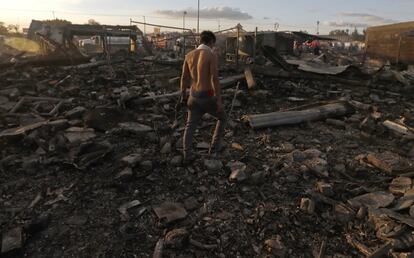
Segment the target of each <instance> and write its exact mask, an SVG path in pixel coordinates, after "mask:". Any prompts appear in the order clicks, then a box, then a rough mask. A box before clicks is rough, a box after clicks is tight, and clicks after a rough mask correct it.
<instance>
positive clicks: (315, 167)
mask: <svg viewBox="0 0 414 258" xmlns="http://www.w3.org/2000/svg"><path fill="white" fill-rule="evenodd" d="M304 165H305V166H307V167H308V168H309V171H310V172H311V173H313V174H315V176H317V177H328V176H329V173H328V162H327V161H326V160H324V159H321V158H313V159H310V160H306V161H305V162H304Z"/></svg>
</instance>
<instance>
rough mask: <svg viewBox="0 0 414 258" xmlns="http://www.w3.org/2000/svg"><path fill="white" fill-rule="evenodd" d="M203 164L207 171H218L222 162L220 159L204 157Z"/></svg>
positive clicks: (221, 166)
mask: <svg viewBox="0 0 414 258" xmlns="http://www.w3.org/2000/svg"><path fill="white" fill-rule="evenodd" d="M204 166H205V167H206V168H207V170H209V171H219V170H220V169H222V168H223V163H222V162H221V161H220V160H212V159H206V160H204Z"/></svg>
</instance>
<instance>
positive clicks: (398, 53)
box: [396, 35, 402, 64]
mask: <svg viewBox="0 0 414 258" xmlns="http://www.w3.org/2000/svg"><path fill="white" fill-rule="evenodd" d="M401 41H402V35H400V38H399V40H398V50H397V60H396V63H397V64H398V63H399V62H400V55H401Z"/></svg>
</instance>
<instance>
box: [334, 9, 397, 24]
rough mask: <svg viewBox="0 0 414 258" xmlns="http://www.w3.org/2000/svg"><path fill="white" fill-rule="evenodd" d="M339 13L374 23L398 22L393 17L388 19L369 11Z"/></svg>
mask: <svg viewBox="0 0 414 258" xmlns="http://www.w3.org/2000/svg"><path fill="white" fill-rule="evenodd" d="M339 15H341V16H345V17H353V18H358V19H361V20H363V21H365V22H367V23H369V24H372V25H377V24H386V23H395V22H397V21H396V20H393V19H387V18H384V17H380V16H377V15H372V14H369V13H346V12H344V13H340V14H339Z"/></svg>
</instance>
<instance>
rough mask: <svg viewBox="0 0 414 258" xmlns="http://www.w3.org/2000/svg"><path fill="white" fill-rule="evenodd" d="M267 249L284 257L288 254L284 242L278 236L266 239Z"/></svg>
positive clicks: (281, 257)
mask: <svg viewBox="0 0 414 258" xmlns="http://www.w3.org/2000/svg"><path fill="white" fill-rule="evenodd" d="M265 246H266V249H267V251H268V252H269V253H271V254H272V255H274V256H276V257H280V258H284V257H286V254H287V249H286V246H285V245H284V244H283V243H282V241H281V237H280V236H276V237H273V238H271V239H267V240H266V241H265Z"/></svg>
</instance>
